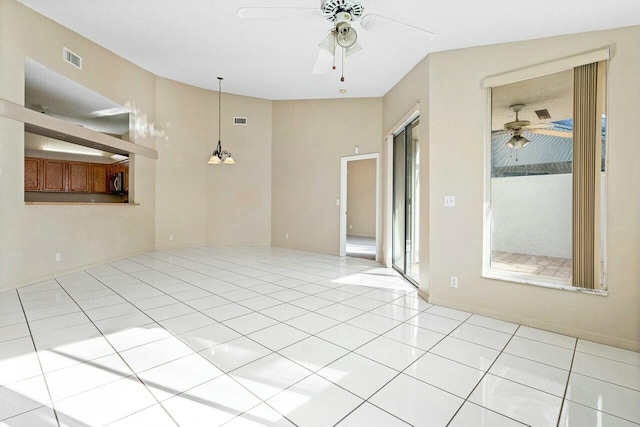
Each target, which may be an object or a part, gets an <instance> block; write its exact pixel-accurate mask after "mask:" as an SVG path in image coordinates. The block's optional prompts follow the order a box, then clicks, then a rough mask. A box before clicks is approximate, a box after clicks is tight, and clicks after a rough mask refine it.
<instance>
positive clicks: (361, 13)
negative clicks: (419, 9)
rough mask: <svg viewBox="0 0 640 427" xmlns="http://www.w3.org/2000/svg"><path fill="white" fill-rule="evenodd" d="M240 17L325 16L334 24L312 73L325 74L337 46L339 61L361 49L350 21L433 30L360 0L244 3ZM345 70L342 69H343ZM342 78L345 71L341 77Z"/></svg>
mask: <svg viewBox="0 0 640 427" xmlns="http://www.w3.org/2000/svg"><path fill="white" fill-rule="evenodd" d="M238 16H239V17H240V18H260V19H274V18H289V19H304V18H324V19H326V20H327V21H329V22H331V23H332V24H333V28H331V29H330V30H329V31H328V32H327V34H326V36H325V37H324V38H323V39H322V41H321V42H320V44H319V47H320V51H319V52H318V57H317V59H316V62H315V65H314V66H313V71H312V73H313V74H325V73H327V72H329V71H330V70H332V69H333V70H335V69H336V50H337V49H338V48H340V50H341V52H339V54H341V55H342V64H343V67H344V58H345V57H347V56H350V55H353V54H354V53H356V52H358V51H360V50H361V49H362V47H361V46H360V45H359V44H358V33H357V32H356V30H355V28H353V26H352V24H353V23H354V22H355V23H358V24H359V25H360V28H362V29H363V30H365V31H377V29H378V27H380V28H383V27H384V25H378V24H382V23H384V24H387V25H388V26H402V27H405V28H410V29H413V30H416V31H419V32H421V33H423V34H426V35H428V36H430V37H433V36H435V34H434V33H432V32H430V31H427V30H425V29H423V28H419V27H415V26H413V25H409V24H407V23H404V22H401V21H397V20H395V19H392V18H388V17H385V16H382V15H378V14H375V13H366V14H365V7H364V4H363V0H322V1H321V3H320V8H319V9H318V8H299V7H243V8H240V9H238ZM343 71H344V69H343ZM340 81H342V82H344V72H343V73H342V75H341V77H340Z"/></svg>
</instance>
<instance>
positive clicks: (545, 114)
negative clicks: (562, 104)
mask: <svg viewBox="0 0 640 427" xmlns="http://www.w3.org/2000/svg"><path fill="white" fill-rule="evenodd" d="M536 115H537V116H538V119H540V120H547V119H550V118H551V114H549V110H547V109H546V108H545V109H544V110H536Z"/></svg>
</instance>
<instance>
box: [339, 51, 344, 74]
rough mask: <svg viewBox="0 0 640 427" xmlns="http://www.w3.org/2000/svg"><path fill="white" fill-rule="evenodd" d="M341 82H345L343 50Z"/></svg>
mask: <svg viewBox="0 0 640 427" xmlns="http://www.w3.org/2000/svg"><path fill="white" fill-rule="evenodd" d="M340 81H341V82H344V49H342V76H340Z"/></svg>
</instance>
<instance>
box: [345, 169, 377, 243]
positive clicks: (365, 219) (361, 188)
mask: <svg viewBox="0 0 640 427" xmlns="http://www.w3.org/2000/svg"><path fill="white" fill-rule="evenodd" d="M347 234H349V235H352V236H364V237H375V236H376V160H375V159H365V160H355V161H351V162H347Z"/></svg>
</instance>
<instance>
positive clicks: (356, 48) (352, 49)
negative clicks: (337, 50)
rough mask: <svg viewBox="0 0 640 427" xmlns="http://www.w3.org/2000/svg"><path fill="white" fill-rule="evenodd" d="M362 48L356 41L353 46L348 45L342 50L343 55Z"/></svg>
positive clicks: (349, 54) (351, 53) (348, 54)
mask: <svg viewBox="0 0 640 427" xmlns="http://www.w3.org/2000/svg"><path fill="white" fill-rule="evenodd" d="M361 50H362V46H360V43H358V42H356V43H354V44H353V46H351V47H348V48H346V49H345V50H344V56H351V55H353V54H354V53H356V52H359V51H361Z"/></svg>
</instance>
